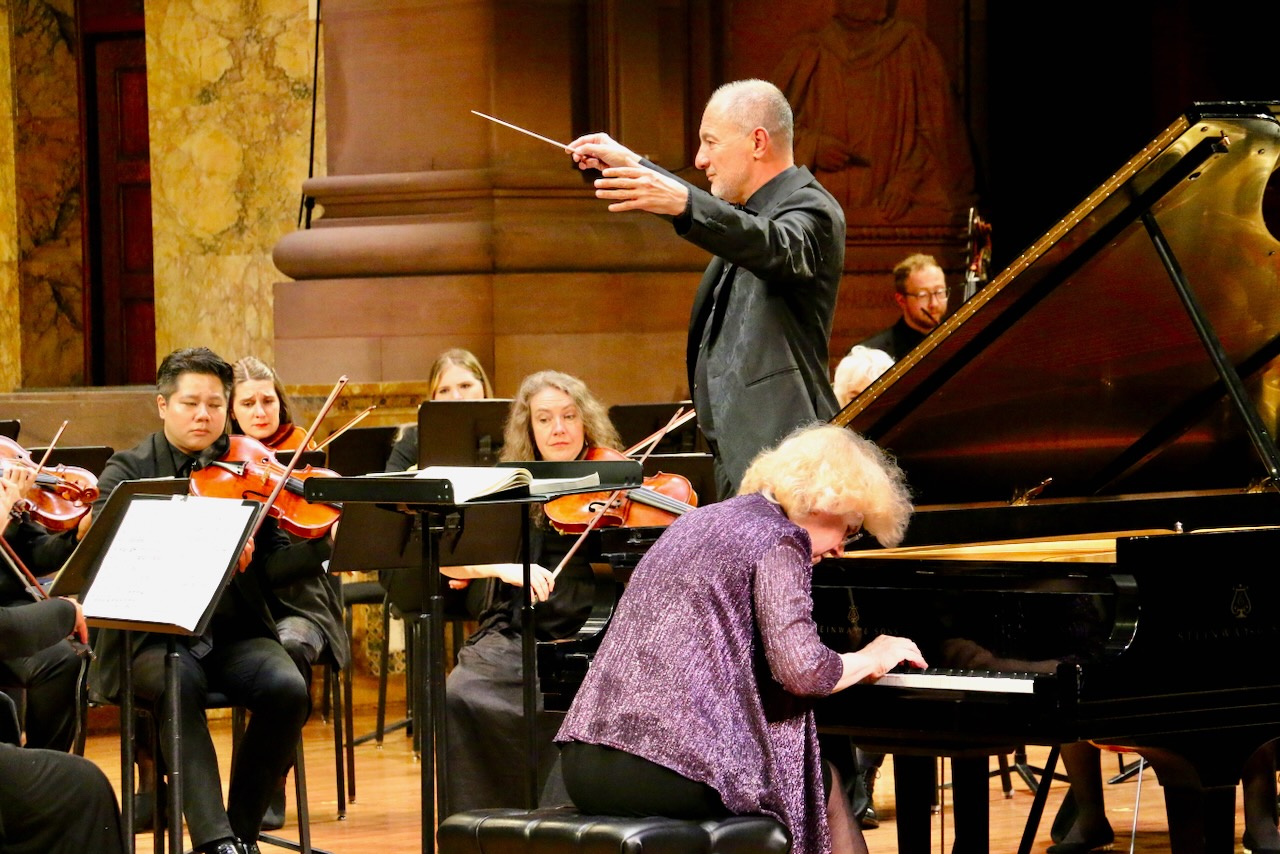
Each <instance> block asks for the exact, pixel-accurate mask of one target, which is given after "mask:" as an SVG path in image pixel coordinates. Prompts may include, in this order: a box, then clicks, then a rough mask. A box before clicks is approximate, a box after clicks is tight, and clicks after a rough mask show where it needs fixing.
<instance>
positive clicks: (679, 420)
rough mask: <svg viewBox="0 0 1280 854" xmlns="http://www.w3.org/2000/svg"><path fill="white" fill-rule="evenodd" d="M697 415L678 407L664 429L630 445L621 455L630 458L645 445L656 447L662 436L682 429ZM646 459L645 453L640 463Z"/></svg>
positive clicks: (647, 456) (647, 455)
mask: <svg viewBox="0 0 1280 854" xmlns="http://www.w3.org/2000/svg"><path fill="white" fill-rule="evenodd" d="M697 414H698V413H697V412H696V411H694V410H692V409H690V410H688V411H687V412H686V411H685V408H684V407H683V406H682V407H680V408H679V409H677V410H676V412H675V415H673V416H672V417H671V420H670V421H668V422H667V426H666V427H661V428H659V429H657V430H655V431H654V432H653V433H651V434H649V435H648V436H646V437H645V438H643V439H641V440H640V441H639V442H636V443H635V444H634V445H632V446H631V447H630V448H627V449H626V450H625V451H623V452H622V453H623V454H625V455H626V456H628V457H630V456H632V455H634V454H635V453H636V452H638V451H639V450H640V449H641V448H644V447H645V446H647V445H648V446H653V447H656V446H657V444H658V443H659V442H661V441H662V438H663V437H664V436H666V435H667V434H668V433H670V432H671V431H672V430H675V429H678V428H680V427H683V426H684V425H685V424H687V423H689V421H691V420H692V419H693V417H694V416H695V415H697ZM648 458H649V454H648V453H646V454H645V455H644V457H643V458H642V459H641V462H643V461H644V460H646V459H648Z"/></svg>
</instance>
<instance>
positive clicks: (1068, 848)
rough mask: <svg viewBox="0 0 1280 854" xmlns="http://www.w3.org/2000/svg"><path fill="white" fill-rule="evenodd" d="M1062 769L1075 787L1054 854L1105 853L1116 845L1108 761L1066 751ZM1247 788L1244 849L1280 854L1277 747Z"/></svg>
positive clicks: (1250, 771)
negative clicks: (1105, 782)
mask: <svg viewBox="0 0 1280 854" xmlns="http://www.w3.org/2000/svg"><path fill="white" fill-rule="evenodd" d="M1062 765H1063V768H1065V769H1066V772H1067V777H1068V778H1069V779H1070V781H1071V783H1070V785H1071V800H1070V801H1069V802H1068V801H1064V803H1063V807H1062V809H1061V810H1060V811H1059V814H1058V816H1057V818H1055V819H1054V822H1053V831H1052V835H1053V838H1054V840H1055V842H1054V844H1053V845H1050V846H1049V849H1048V850H1049V854H1088V852H1090V851H1098V850H1105V849H1107V848H1109V847H1110V846H1111V843H1112V842H1113V841H1114V840H1115V832H1114V830H1113V829H1112V827H1111V823H1110V822H1109V821H1108V820H1107V811H1106V805H1105V803H1104V801H1103V794H1102V755H1101V751H1100V750H1099V749H1098V747H1096V746H1095V745H1094V744H1093V743H1091V742H1088V741H1077V742H1073V743H1071V744H1064V745H1062ZM1241 781H1242V782H1243V784H1244V824H1245V829H1244V838H1243V842H1244V848H1245V849H1246V850H1248V851H1252V852H1253V854H1280V830H1277V828H1276V757H1275V743H1274V742H1272V743H1270V744H1266V745H1264V746H1263V747H1261V748H1259V750H1258V751H1257V752H1255V753H1254V755H1253V756H1252V757H1250V758H1249V760H1248V761H1247V762H1246V763H1245V766H1244V768H1243V769H1242V771H1241Z"/></svg>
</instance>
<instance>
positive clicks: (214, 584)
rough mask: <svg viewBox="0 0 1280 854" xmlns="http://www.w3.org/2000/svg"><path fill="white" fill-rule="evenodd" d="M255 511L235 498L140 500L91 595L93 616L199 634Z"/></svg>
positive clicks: (88, 603) (87, 609) (88, 604)
mask: <svg viewBox="0 0 1280 854" xmlns="http://www.w3.org/2000/svg"><path fill="white" fill-rule="evenodd" d="M255 512H256V507H255V506H253V505H246V504H244V503H243V502H241V501H238V500H235V499H230V498H201V497H196V496H185V495H184V496H174V497H173V498H172V499H171V500H169V501H134V502H133V503H131V504H130V505H129V508H128V510H127V511H125V515H124V518H123V519H122V520H121V521H120V527H119V528H118V529H117V530H116V534H115V537H114V538H113V539H112V541H111V545H110V547H109V548H108V549H107V553H106V554H105V555H104V556H103V559H102V563H101V565H100V566H99V568H98V573H97V575H96V576H95V578H94V580H93V584H92V586H90V588H89V590H88V592H87V593H86V594H85V597H84V614H85V616H86V617H90V618H94V617H96V618H99V619H108V620H142V621H146V622H153V623H164V624H169V625H175V626H181V627H182V628H184V629H186V630H187V631H189V632H190V631H194V630H195V627H196V624H197V623H199V621H200V615H201V614H203V613H204V611H205V608H206V607H208V605H209V602H210V601H212V600H213V597H214V595H215V594H216V593H217V592H218V588H219V585H220V584H221V583H222V576H223V573H225V572H226V569H227V564H228V563H229V562H230V561H231V560H233V559H234V558H235V557H238V551H237V549H236V547H237V546H238V545H239V543H240V537H241V535H242V534H243V533H244V530H245V527H246V526H247V525H248V524H249V523H250V520H251V519H252V518H253V514H254V513H255Z"/></svg>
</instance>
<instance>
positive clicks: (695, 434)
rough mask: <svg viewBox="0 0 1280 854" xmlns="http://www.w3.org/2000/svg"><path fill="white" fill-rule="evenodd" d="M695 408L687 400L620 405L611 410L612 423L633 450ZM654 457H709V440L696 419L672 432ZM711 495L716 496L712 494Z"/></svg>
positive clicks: (665, 438)
mask: <svg viewBox="0 0 1280 854" xmlns="http://www.w3.org/2000/svg"><path fill="white" fill-rule="evenodd" d="M682 406H683V407H684V408H685V409H689V408H691V407H692V406H693V402H692V401H688V400H684V401H679V402H675V403H619V404H615V405H613V406H610V407H609V420H610V421H612V422H613V426H614V427H616V428H618V435H619V436H621V437H622V444H623V445H624V446H626V447H631V446H632V445H634V444H636V443H637V442H639V441H640V440H642V439H644V438H646V437H648V436H652V435H653V434H654V433H656V432H658V431H659V430H661V429H662V428H663V427H666V426H667V424H668V423H670V421H671V417H672V416H673V415H675V414H676V410H677V409H679V408H681V407H682ZM653 452H654V453H655V454H692V453H703V454H709V453H710V452H711V449H710V448H708V447H707V440H706V439H705V438H703V436H702V431H701V430H699V429H698V420H697V419H696V418H695V419H694V420H692V421H689V422H687V423H685V424H682V425H680V426H679V427H677V428H676V429H675V430H672V431H670V432H669V433H667V435H665V436H663V437H662V440H661V441H660V442H658V446H657V447H656V448H655V449H654V451H653ZM711 494H713V495H714V494H715V491H714V490H713V491H712V493H711Z"/></svg>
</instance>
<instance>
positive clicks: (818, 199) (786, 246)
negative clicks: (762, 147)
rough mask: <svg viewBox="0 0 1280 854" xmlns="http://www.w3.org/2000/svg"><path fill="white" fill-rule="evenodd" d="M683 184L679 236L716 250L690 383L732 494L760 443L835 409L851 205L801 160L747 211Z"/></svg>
mask: <svg viewBox="0 0 1280 854" xmlns="http://www.w3.org/2000/svg"><path fill="white" fill-rule="evenodd" d="M646 165H649V166H653V164H649V163H646ZM653 168H655V169H657V168H659V167H656V166H654V167H653ZM659 171H663V170H661V169H659ZM667 174H671V173H667ZM672 177H675V178H676V179H677V180H681V179H680V178H679V177H678V176H672ZM686 184H687V182H686ZM688 187H689V206H688V207H687V209H686V210H685V212H684V214H682V215H680V216H678V217H675V218H674V224H675V228H676V233H677V234H679V235H680V236H681V237H683V238H684V239H685V240H688V241H689V242H690V243H693V244H695V245H696V246H699V247H701V248H703V249H705V250H707V251H708V252H710V253H712V254H713V255H715V256H716V257H715V258H713V259H712V260H711V263H710V264H709V265H708V266H707V270H706V272H705V273H704V274H703V276H702V282H701V284H699V286H698V291H697V294H696V296H695V297H694V301H693V312H692V315H691V318H690V322H689V340H688V348H687V354H686V364H687V367H688V372H689V389H690V391H691V393H692V396H693V402H694V406H695V408H696V409H697V410H698V416H699V421H700V423H703V424H706V423H707V422H708V421H709V422H710V425H711V436H710V437H709V438H712V439H713V441H714V444H715V446H716V447H717V451H718V453H717V456H718V459H719V462H720V465H721V467H722V469H723V474H725V475H727V477H728V480H729V485H730V487H731V489H732V490H733V491H736V490H737V487H738V485H739V483H740V482H741V481H742V476H743V474H744V473H745V472H746V470H747V466H748V465H749V464H750V463H751V460H752V459H753V458H754V457H755V455H756V454H757V453H759V452H760V451H761V450H762V449H763V448H765V447H768V446H771V445H774V444H776V443H777V442H778V441H779V440H781V439H782V438H783V437H784V436H786V435H787V433H789V432H790V431H791V430H792V429H794V428H795V427H797V426H799V425H800V424H804V423H807V422H811V421H815V420H827V419H830V418H831V417H832V416H833V415H835V413H836V412H837V410H838V409H839V407H838V406H837V405H836V398H835V394H834V393H833V391H832V389H831V382H830V380H829V379H828V377H827V371H828V364H827V352H828V350H827V345H828V341H829V339H830V338H831V324H832V318H833V316H834V314H835V307H836V293H837V291H838V290H839V287H840V277H841V274H842V273H843V270H844V248H845V219H844V212H843V211H842V210H841V209H840V205H839V203H838V202H837V201H836V200H835V199H834V198H833V197H832V195H831V194H830V193H828V192H827V191H826V190H825V189H823V187H822V185H821V184H819V183H818V181H817V179H815V178H814V177H813V175H812V174H811V173H810V172H809V170H808V169H806V168H804V167H798V168H797V167H791V168H788V169H787V170H785V171H783V172H782V173H780V174H778V175H776V176H775V177H774V178H773V179H772V180H770V181H769V182H768V183H767V184H765V185H764V186H763V187H761V188H760V189H759V190H757V191H756V192H755V193H754V194H753V195H752V196H751V198H750V199H748V200H747V203H746V205H744V206H743V207H741V208H739V207H735V206H733V205H730V204H727V203H725V202H723V201H721V200H719V199H717V198H715V197H714V196H712V195H711V194H710V193H707V192H706V191H704V190H701V189H699V188H697V187H694V186H693V185H691V184H688ZM722 281H723V284H722ZM717 291H718V293H717ZM704 344H705V345H706V346H704ZM699 360H706V364H705V365H704V366H703V370H701V371H700V370H699V365H698V362H699ZM700 375H705V381H704V382H702V383H699V382H698V380H699V378H700ZM708 416H709V418H708ZM722 497H723V496H722Z"/></svg>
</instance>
